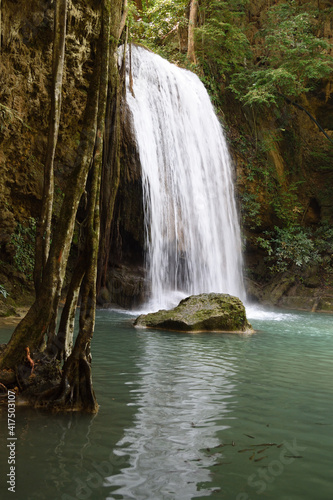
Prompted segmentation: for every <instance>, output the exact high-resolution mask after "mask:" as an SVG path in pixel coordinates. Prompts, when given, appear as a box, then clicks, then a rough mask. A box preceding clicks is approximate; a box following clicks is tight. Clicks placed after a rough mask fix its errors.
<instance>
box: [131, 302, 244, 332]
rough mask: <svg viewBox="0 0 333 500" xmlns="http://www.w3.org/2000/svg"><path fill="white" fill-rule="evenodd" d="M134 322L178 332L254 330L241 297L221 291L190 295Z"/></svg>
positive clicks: (142, 325) (141, 326) (140, 326)
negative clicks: (168, 308)
mask: <svg viewBox="0 0 333 500" xmlns="http://www.w3.org/2000/svg"><path fill="white" fill-rule="evenodd" d="M134 326H136V327H139V328H158V329H163V330H176V331H181V332H200V331H220V332H246V333H252V332H253V329H252V326H251V325H250V323H249V322H248V321H247V318H246V312H245V307H244V305H243V303H242V301H241V300H240V299H239V298H237V297H233V296H232V295H228V294H222V293H208V294H207V293H203V294H200V295H191V296H190V297H187V298H186V299H184V300H182V301H181V302H180V303H179V304H178V306H176V307H175V308H173V309H170V310H164V309H162V310H160V311H157V312H155V313H150V314H143V315H141V316H139V317H138V318H137V319H136V320H135V322H134Z"/></svg>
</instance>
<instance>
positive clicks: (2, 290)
mask: <svg viewBox="0 0 333 500" xmlns="http://www.w3.org/2000/svg"><path fill="white" fill-rule="evenodd" d="M0 295H2V296H3V297H5V299H6V298H7V297H8V295H9V293H8V292H7V290H6V289H5V287H4V286H2V285H0Z"/></svg>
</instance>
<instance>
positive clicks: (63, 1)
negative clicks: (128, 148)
mask: <svg viewBox="0 0 333 500" xmlns="http://www.w3.org/2000/svg"><path fill="white" fill-rule="evenodd" d="M66 20H67V0H58V1H55V2H54V36H53V57H52V97H51V113H50V124H49V136H48V143H47V151H46V160H45V165H44V188H43V203H42V212H41V216H40V219H39V221H38V224H37V234H36V258H35V269H34V283H35V289H36V292H37V291H38V289H39V287H40V285H41V281H42V273H43V269H44V268H45V265H46V261H47V258H48V255H49V250H50V240H51V221H52V212H53V198H54V167H53V165H54V156H55V150H56V145H57V141H58V132H59V122H60V114H61V93H62V79H63V70H64V59H65V40H66Z"/></svg>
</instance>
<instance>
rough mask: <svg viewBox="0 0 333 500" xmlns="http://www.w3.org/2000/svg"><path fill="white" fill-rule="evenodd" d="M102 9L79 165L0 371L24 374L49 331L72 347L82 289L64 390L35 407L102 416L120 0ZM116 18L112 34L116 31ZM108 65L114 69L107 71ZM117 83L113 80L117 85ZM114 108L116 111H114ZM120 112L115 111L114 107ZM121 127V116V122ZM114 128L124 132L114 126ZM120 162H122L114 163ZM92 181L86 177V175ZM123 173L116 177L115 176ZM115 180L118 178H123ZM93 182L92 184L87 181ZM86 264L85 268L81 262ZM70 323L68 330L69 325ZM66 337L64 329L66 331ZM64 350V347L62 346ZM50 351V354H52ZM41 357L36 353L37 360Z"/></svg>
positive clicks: (50, 393) (107, 2)
mask: <svg viewBox="0 0 333 500" xmlns="http://www.w3.org/2000/svg"><path fill="white" fill-rule="evenodd" d="M99 5H100V6H99V7H98V9H100V12H101V14H102V16H101V18H102V21H101V31H100V38H99V42H98V46H97V51H96V54H97V55H96V58H95V64H94V68H93V71H92V73H91V75H92V76H91V81H90V87H89V91H88V96H87V104H86V109H85V116H84V119H83V123H84V129H83V130H82V133H81V138H80V144H79V147H78V152H77V157H76V161H75V165H74V166H73V169H72V173H71V175H70V176H69V179H68V181H67V186H66V190H65V196H64V200H63V204H62V207H61V211H60V215H59V217H58V221H57V225H56V227H55V230H54V232H53V234H54V236H53V239H52V242H51V245H50V250H49V256H48V259H47V262H46V266H45V269H44V270H43V274H42V280H41V283H40V286H39V288H38V291H37V294H36V300H35V302H34V304H33V305H32V306H31V308H30V310H29V311H28V313H27V315H26V317H25V318H24V319H23V320H22V321H21V322H20V323H19V325H18V326H17V328H16V329H15V331H14V333H13V335H12V338H11V340H10V342H9V343H8V345H7V346H6V348H5V350H4V351H3V352H2V353H1V356H0V370H1V369H10V370H13V371H16V373H18V372H19V368H20V366H22V361H23V360H24V358H25V357H26V352H27V351H26V347H27V346H28V347H29V348H30V351H31V352H32V353H34V352H35V353H36V352H37V353H39V352H40V351H39V350H40V346H41V344H42V343H43V341H44V336H45V333H46V332H47V331H48V330H50V329H52V331H49V338H50V340H52V339H53V340H54V342H53V344H51V345H50V346H49V348H50V347H56V350H55V352H53V355H55V354H57V353H58V351H59V350H60V351H61V352H62V353H63V351H64V348H63V346H64V345H67V346H68V344H69V343H70V335H71V334H72V331H73V325H74V316H75V305H76V302H77V297H78V293H79V289H80V290H81V309H80V320H79V334H78V337H77V339H76V342H75V345H74V348H73V351H72V353H71V354H70V352H69V351H70V348H69V347H67V350H66V354H65V356H64V358H66V361H65V364H64V366H63V370H62V378H61V383H60V385H58V386H56V387H53V388H52V389H50V390H49V391H48V392H47V393H43V394H42V395H40V394H39V395H38V394H37V393H35V399H36V397H37V402H36V404H37V405H38V404H42V405H43V406H44V405H45V404H46V406H48V407H52V408H56V409H69V410H84V411H96V410H97V402H96V398H95V395H94V391H93V387H92V380H91V364H90V363H91V355H90V343H91V338H92V335H93V332H94V326H95V307H96V274H97V258H98V247H99V236H100V214H99V201H100V190H101V170H102V161H103V137H104V127H105V112H106V103H107V93H108V89H109V91H110V94H112V97H113V99H116V100H117V95H118V94H117V93H118V90H115V89H118V85H117V84H115V83H114V82H116V81H117V78H118V76H117V77H116V76H115V75H116V72H117V65H116V60H115V58H114V52H115V50H116V47H117V35H118V32H119V22H120V14H121V6H122V2H121V0H113V1H112V2H111V1H110V0H103V1H102V3H101V4H99ZM111 21H112V29H111ZM109 67H110V68H111V70H109ZM111 82H112V83H111ZM111 107H112V106H111ZM116 109H118V108H117V106H116ZM115 123H118V122H117V119H115ZM116 128H118V127H117V126H116ZM107 133H108V137H109V138H110V139H112V138H115V142H116V148H115V153H114V154H115V155H116V152H117V151H118V148H119V141H118V136H117V134H116V135H115V136H114V135H113V133H114V132H113V127H112V125H111V126H110V130H107ZM116 164H118V163H117V162H116ZM89 171H90V176H89V179H88V173H89ZM117 176H118V174H117ZM117 176H116V177H117ZM87 179H88V182H87ZM85 188H86V189H87V193H88V207H87V212H86V219H85V221H84V223H82V227H83V232H84V262H83V261H81V262H80V260H79V263H78V266H77V269H76V271H75V272H74V275H73V279H72V283H71V285H70V287H69V292H68V300H67V303H66V305H65V309H67V311H66V312H65V309H64V314H63V318H62V326H61V329H62V330H63V336H62V338H61V336H60V337H58V338H57V337H55V336H54V334H55V324H54V318H55V317H56V314H57V310H58V305H59V300H60V294H61V290H62V285H63V281H64V276H65V272H66V266H67V262H68V256H69V251H70V247H71V242H72V237H73V232H74V226H75V220H76V213H77V209H78V206H79V202H80V199H81V197H82V194H83V191H84V189H85ZM82 263H83V264H84V265H82ZM63 326H64V328H63ZM60 333H61V332H60ZM59 346H60V347H59ZM49 351H50V349H49ZM43 356H44V354H43V355H39V354H37V357H38V359H39V360H42V357H43Z"/></svg>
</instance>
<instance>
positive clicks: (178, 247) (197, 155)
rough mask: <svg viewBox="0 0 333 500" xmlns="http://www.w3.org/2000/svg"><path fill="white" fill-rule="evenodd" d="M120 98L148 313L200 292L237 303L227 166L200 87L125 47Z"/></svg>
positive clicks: (237, 252) (236, 232)
mask: <svg viewBox="0 0 333 500" xmlns="http://www.w3.org/2000/svg"><path fill="white" fill-rule="evenodd" d="M127 59H128V55H127ZM130 77H131V78H130ZM130 80H131V84H130ZM126 100H127V104H128V107H129V109H130V111H131V114H132V119H133V127H134V131H135V136H136V140H137V145H138V150H139V155H140V162H141V168H142V184H143V195H144V210H145V231H146V268H147V273H148V277H149V280H150V282H151V300H150V304H149V306H148V308H150V309H151V310H156V309H159V308H162V307H170V306H171V305H175V304H176V303H178V300H179V298H182V297H183V296H185V295H191V294H197V293H202V292H221V293H230V294H232V295H236V296H238V297H241V298H244V289H243V281H242V255H241V238H240V229H239V223H238V216H237V211H236V206H235V199H234V189H233V182H232V172H231V168H232V166H231V161H230V156H229V153H228V148H227V144H226V140H225V138H224V135H223V130H222V127H221V125H220V123H219V120H218V118H217V117H216V115H215V112H214V108H213V106H212V104H211V102H210V99H209V96H208V94H207V91H206V89H205V87H204V85H203V84H202V83H201V81H200V79H199V78H198V77H197V76H196V75H195V74H194V73H192V72H190V71H187V70H185V69H181V68H179V67H177V66H175V65H173V64H171V63H169V62H168V61H166V60H165V59H163V58H162V57H160V56H158V55H156V54H154V53H152V52H150V51H148V50H146V49H143V48H141V47H138V46H132V54H131V75H130V71H129V65H128V64H127V92H126Z"/></svg>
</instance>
